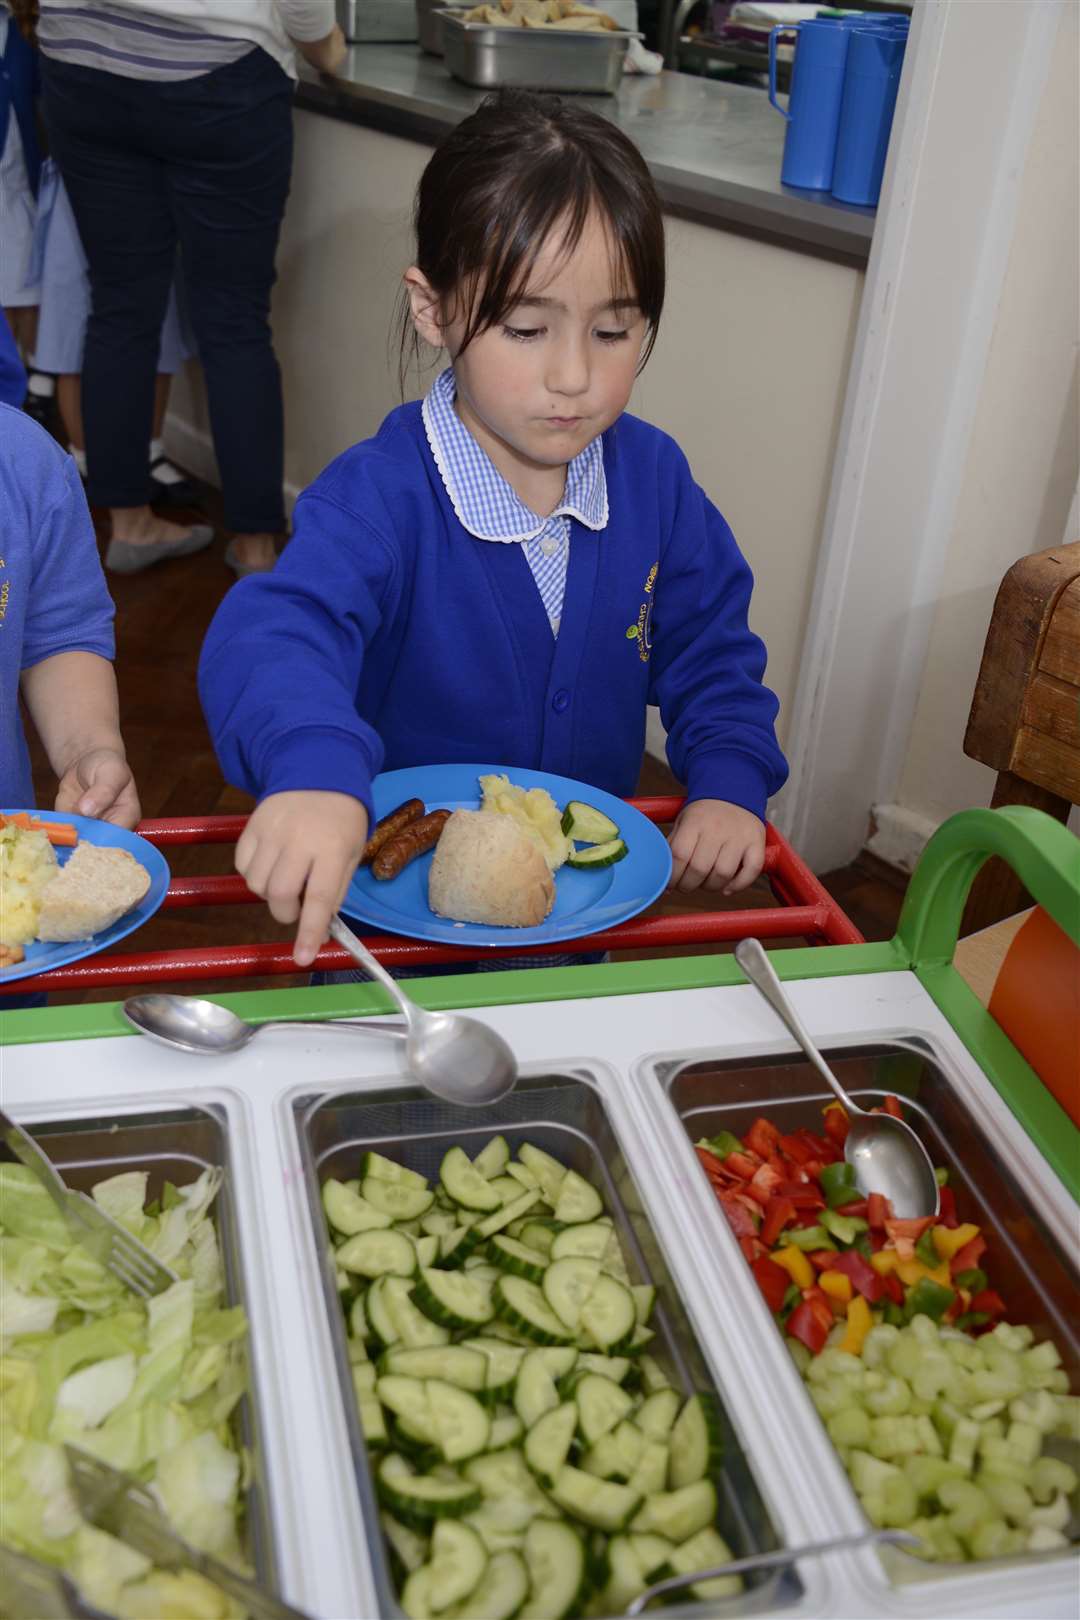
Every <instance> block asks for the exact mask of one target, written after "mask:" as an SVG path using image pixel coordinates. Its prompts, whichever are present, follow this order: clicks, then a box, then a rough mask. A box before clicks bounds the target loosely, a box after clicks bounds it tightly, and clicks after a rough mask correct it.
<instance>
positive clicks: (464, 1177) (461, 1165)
mask: <svg viewBox="0 0 1080 1620" xmlns="http://www.w3.org/2000/svg"><path fill="white" fill-rule="evenodd" d="M439 1181H440V1182H441V1184H442V1186H443V1187H444V1188H445V1189H446V1191H447V1193H449V1195H450V1197H451V1198H452V1199H453V1200H454V1202H455V1204H459V1205H460V1206H461V1208H462V1209H479V1210H493V1209H498V1208H499V1205H500V1204H501V1203H502V1200H501V1198H500V1197H499V1195H498V1193H497V1192H495V1191H493V1189H492V1188H491V1186H490V1185H489V1183H488V1181H487V1180H486V1178H485V1177H484V1176H482V1175H481V1174H480V1172H479V1171H478V1170H476V1169H475V1168H474V1167H473V1165H472V1164H471V1163H470V1161H469V1156H468V1154H467V1153H466V1152H465V1149H464V1148H460V1147H452V1148H450V1150H449V1151H448V1152H447V1153H445V1154H444V1155H443V1161H442V1164H441V1165H440V1166H439Z"/></svg>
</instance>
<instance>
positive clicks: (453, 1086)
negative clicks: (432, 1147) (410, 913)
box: [330, 913, 518, 1108]
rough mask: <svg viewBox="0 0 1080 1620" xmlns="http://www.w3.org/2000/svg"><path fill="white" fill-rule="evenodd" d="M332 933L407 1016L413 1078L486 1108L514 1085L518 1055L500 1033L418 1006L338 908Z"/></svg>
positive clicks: (435, 1090)
mask: <svg viewBox="0 0 1080 1620" xmlns="http://www.w3.org/2000/svg"><path fill="white" fill-rule="evenodd" d="M330 935H331V938H333V939H336V940H337V942H338V944H339V945H344V947H345V949H346V950H347V951H348V952H349V954H350V955H351V956H352V957H353V958H354V959H355V960H356V961H357V962H359V964H360V966H361V967H362V968H363V969H364V972H365V973H367V974H369V975H370V977H371V978H373V979H377V980H378V982H379V984H381V985H382V987H383V989H384V990H385V991H386V992H387V994H388V995H390V996H392V997H393V998H394V1000H395V1001H396V1002H397V1004H398V1006H399V1007H400V1008H401V1011H402V1013H403V1014H404V1017H405V1026H406V1029H407V1032H408V1033H407V1035H406V1038H405V1061H406V1064H407V1065H408V1068H409V1071H410V1073H411V1074H412V1077H413V1079H414V1080H417V1081H419V1083H420V1085H422V1086H423V1087H424V1088H425V1089H426V1090H427V1091H430V1092H432V1093H433V1094H434V1095H435V1096H436V1097H441V1098H442V1099H443V1101H444V1102H450V1103H459V1104H462V1105H463V1106H464V1107H466V1108H482V1107H483V1106H484V1105H485V1104H486V1103H493V1102H498V1100H499V1098H500V1097H505V1096H506V1093H507V1092H508V1091H512V1090H513V1088H514V1082H515V1081H516V1080H517V1073H518V1070H517V1059H516V1058H515V1057H514V1054H513V1052H512V1051H511V1050H510V1048H509V1046H507V1044H506V1042H505V1041H504V1040H503V1038H502V1036H501V1035H498V1034H496V1032H495V1031H494V1030H493V1029H491V1028H490V1027H489V1026H488V1025H487V1024H482V1023H481V1022H480V1020H479V1019H478V1018H464V1017H462V1015H461V1013H447V1012H428V1010H427V1009H426V1008H425V1007H418V1006H417V1004H416V1002H415V1001H411V1000H410V999H409V997H408V996H407V995H406V994H405V992H404V990H403V989H402V988H401V986H400V984H399V983H398V981H397V980H396V979H395V978H394V977H393V976H392V974H390V973H388V972H387V971H386V969H385V968H384V967H383V965H382V963H381V962H379V961H376V959H375V957H374V956H372V954H371V952H370V951H369V950H368V949H367V947H366V946H365V945H362V944H361V943H360V941H359V940H358V939H357V937H356V935H355V934H354V933H353V931H352V929H351V928H349V927H347V926H346V924H345V923H344V921H343V920H342V918H341V917H340V916H339V915H338V914H337V913H335V914H334V916H333V917H331V919H330Z"/></svg>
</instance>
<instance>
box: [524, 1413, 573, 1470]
mask: <svg viewBox="0 0 1080 1620" xmlns="http://www.w3.org/2000/svg"><path fill="white" fill-rule="evenodd" d="M577 1425H578V1410H577V1406H576V1404H575V1403H574V1402H573V1401H565V1402H564V1403H563V1404H562V1405H561V1406H556V1407H554V1408H553V1409H552V1410H551V1411H550V1412H545V1413H544V1415H543V1417H542V1418H540V1419H539V1420H538V1421H537V1422H535V1423H534V1424H533V1425H532V1427H531V1428H530V1429H529V1431H528V1433H527V1434H526V1436H525V1461H526V1462H527V1463H528V1465H529V1467H530V1468H531V1469H532V1471H533V1473H534V1474H535V1475H536V1477H537V1479H538V1480H539V1481H540V1483H541V1485H545V1486H550V1485H552V1484H553V1483H554V1480H555V1476H556V1474H557V1473H558V1472H559V1469H560V1468H561V1467H562V1466H563V1464H564V1463H565V1462H566V1459H567V1457H568V1455H569V1453H570V1445H571V1442H572V1441H573V1438H574V1435H575V1433H576V1431H577Z"/></svg>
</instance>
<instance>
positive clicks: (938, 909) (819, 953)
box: [0, 808, 1080, 1200]
mask: <svg viewBox="0 0 1080 1620" xmlns="http://www.w3.org/2000/svg"><path fill="white" fill-rule="evenodd" d="M992 855H998V856H1000V857H1001V858H1002V859H1003V860H1004V861H1006V862H1007V864H1008V865H1009V866H1011V867H1012V869H1013V871H1014V872H1015V873H1016V874H1017V876H1018V877H1019V878H1020V879H1021V880H1022V881H1023V883H1024V885H1025V887H1026V888H1027V889H1028V890H1029V891H1030V893H1031V894H1032V895H1033V896H1034V897H1035V899H1036V900H1037V901H1038V902H1039V904H1040V905H1042V906H1043V907H1044V908H1045V909H1046V911H1047V912H1049V914H1050V915H1051V916H1052V917H1053V919H1054V921H1055V922H1056V923H1057V924H1058V926H1059V927H1060V928H1062V929H1063V930H1064V932H1065V933H1066V934H1067V935H1068V936H1069V938H1070V939H1071V940H1072V941H1073V942H1074V944H1076V945H1077V946H1080V841H1078V840H1077V839H1076V838H1074V837H1073V835H1072V834H1071V833H1070V832H1069V831H1068V830H1067V829H1066V828H1065V827H1063V826H1062V825H1061V824H1060V822H1057V821H1054V820H1053V819H1052V817H1050V816H1047V815H1044V814H1043V813H1042V811H1039V810H1031V809H1027V808H1005V809H1001V810H963V811H961V812H960V813H959V814H958V815H955V816H952V817H951V818H950V819H949V820H948V821H946V822H945V823H944V824H943V825H942V826H941V827H939V828H938V830H937V832H936V833H935V834H934V836H933V838H931V840H930V842H929V843H928V844H927V846H926V848H925V850H924V851H923V854H922V858H921V860H920V861H919V865H918V867H917V869H916V871H915V874H914V876H913V877H912V879H911V882H910V884H909V885H908V891H907V897H906V899H905V902H904V908H903V911H902V913H901V917H900V923H899V926H898V928H897V932H896V935H895V937H894V938H893V939H891V940H889V941H888V942H887V943H882V944H872V945H831V946H813V947H801V948H799V949H795V950H782V951H773V952H770V960H771V961H772V964H773V966H774V967H775V969H776V971H777V973H778V974H779V975H780V977H781V978H782V979H822V978H833V977H837V976H841V975H845V974H853V973H889V972H895V971H897V970H899V971H910V972H913V973H914V974H915V976H916V978H917V979H918V980H919V982H920V983H921V984H922V985H923V987H924V988H925V990H926V991H927V993H928V995H929V996H930V997H931V999H932V1000H933V1001H934V1002H935V1004H936V1005H937V1006H938V1007H939V1008H940V1010H941V1012H942V1013H943V1014H944V1016H945V1017H946V1018H947V1019H948V1021H949V1023H950V1024H951V1025H952V1027H953V1029H954V1030H955V1031H956V1033H957V1035H958V1036H959V1038H960V1039H961V1041H962V1042H963V1043H964V1045H965V1047H966V1048H967V1049H968V1051H969V1052H970V1053H971V1055H972V1057H973V1058H974V1059H975V1061H976V1062H977V1063H978V1064H979V1067H980V1068H981V1069H982V1070H983V1072H984V1073H985V1075H986V1077H987V1079H988V1080H989V1081H990V1083H991V1084H992V1085H993V1086H994V1087H995V1088H996V1089H997V1090H998V1092H1000V1094H1001V1096H1002V1097H1003V1098H1004V1100H1005V1102H1006V1103H1007V1104H1008V1106H1009V1107H1010V1108H1011V1110H1012V1112H1013V1113H1014V1114H1015V1115H1016V1117H1017V1119H1018V1120H1019V1121H1020V1123H1021V1124H1022V1125H1023V1127H1024V1129H1025V1130H1026V1131H1027V1132H1028V1134H1029V1136H1030V1137H1031V1138H1032V1140H1033V1141H1034V1143H1035V1145H1036V1146H1037V1147H1038V1149H1039V1151H1040V1152H1041V1153H1042V1154H1043V1156H1044V1157H1045V1158H1046V1160H1047V1161H1048V1162H1049V1164H1051V1165H1052V1166H1053V1169H1054V1170H1055V1172H1056V1173H1057V1175H1058V1176H1059V1177H1060V1178H1061V1180H1062V1181H1063V1182H1064V1184H1065V1185H1066V1186H1067V1187H1068V1189H1069V1191H1070V1192H1071V1193H1072V1195H1073V1197H1074V1198H1077V1199H1078V1200H1080V1131H1078V1130H1077V1128H1076V1126H1075V1125H1073V1123H1072V1121H1071V1119H1070V1118H1069V1116H1068V1115H1067V1114H1066V1113H1065V1111H1064V1109H1063V1108H1061V1107H1060V1105H1059V1104H1058V1103H1057V1102H1056V1101H1055V1100H1054V1098H1053V1097H1052V1096H1051V1095H1050V1093H1049V1092H1048V1091H1047V1089H1046V1087H1045V1086H1044V1085H1043V1084H1042V1082H1041V1080H1040V1079H1039V1077H1038V1075H1036V1074H1035V1072H1034V1070H1033V1069H1032V1068H1031V1067H1030V1066H1029V1065H1028V1064H1027V1063H1026V1062H1025V1061H1024V1059H1023V1058H1022V1057H1021V1055H1020V1053H1019V1052H1018V1051H1017V1049H1016V1047H1015V1046H1014V1045H1013V1044H1012V1042H1011V1041H1010V1040H1009V1039H1008V1037H1007V1036H1006V1035H1005V1033H1004V1031H1003V1030H1002V1029H1001V1028H1000V1027H999V1026H998V1025H997V1024H996V1023H995V1022H994V1020H993V1019H992V1018H991V1017H990V1015H989V1013H988V1012H987V1011H986V1009H985V1008H984V1007H983V1006H982V1005H981V1003H980V1002H979V1001H978V999H977V998H976V997H975V995H974V994H973V993H972V991H971V990H970V989H969V988H968V986H967V985H966V984H965V982H964V980H963V979H962V978H961V977H960V975H959V974H958V973H957V971H956V969H955V968H954V966H953V955H954V953H955V950H956V942H957V939H958V937H959V932H960V921H961V918H962V916H963V910H964V904H965V901H966V899H967V895H968V891H969V890H970V888H971V885H972V882H973V881H974V879H975V875H976V873H977V872H978V871H979V868H980V867H981V866H982V865H983V863H984V862H985V861H987V860H988V859H989V858H990V857H991V856H992ZM742 982H743V976H742V973H741V972H740V970H739V968H738V966H737V964H736V962H735V959H734V957H733V956H731V955H730V954H727V953H724V954H715V955H710V956H689V957H686V956H680V957H660V958H657V959H655V960H650V961H643V962H617V963H607V964H602V965H597V966H593V967H572V968H549V969H547V970H546V971H545V972H543V973H541V972H537V971H528V970H524V971H523V970H520V969H519V970H517V971H511V972H506V973H481V974H462V975H454V976H453V977H447V978H433V979H417V980H414V981H412V982H411V983H410V985H409V991H410V994H411V995H413V996H414V997H415V998H416V1000H417V1001H419V1002H421V1003H422V1004H423V1005H424V1006H425V1007H431V1008H436V1009H438V1008H443V1007H497V1006H505V1005H510V1004H514V1003H527V1002H537V1001H572V1000H579V999H582V998H587V997H588V998H592V997H601V996H629V995H645V994H649V993H652V992H655V991H661V990H673V991H677V990H699V989H707V988H715V987H717V986H722V985H729V984H740V983H742ZM216 999H217V1000H219V1001H221V1002H222V1003H224V1005H226V1006H229V1007H233V1008H234V1009H235V1010H236V1011H237V1012H238V1013H241V1014H242V1015H243V1016H244V1017H245V1018H249V1019H251V1020H252V1021H253V1022H254V1023H263V1022H264V1021H266V1020H267V1019H272V1018H301V1019H303V1018H327V1017H337V1018H345V1017H363V1016H365V1015H371V1014H376V1013H380V1014H381V1013H385V1011H386V998H385V995H384V994H383V992H382V991H381V990H379V989H378V988H376V987H375V986H374V985H368V984H344V985H328V986H325V987H323V988H319V989H314V988H311V989H297V990H255V991H251V990H249V991H241V992H238V993H237V994H235V995H222V996H219V997H217V998H216ZM0 1026H2V1028H0V1047H3V1046H18V1045H23V1044H27V1043H30V1042H36V1041H64V1040H92V1039H95V1038H101V1037H104V1036H116V1035H131V1034H133V1033H134V1032H133V1031H132V1030H131V1028H130V1026H129V1025H128V1024H127V1023H126V1022H125V1020H124V1019H123V1017H122V1015H121V1012H120V1004H119V1002H87V1003H81V1004H79V1005H77V1006H65V1007H47V1008H43V1009H41V1010H40V1011H24V1012H8V1013H3V1015H2V1017H0Z"/></svg>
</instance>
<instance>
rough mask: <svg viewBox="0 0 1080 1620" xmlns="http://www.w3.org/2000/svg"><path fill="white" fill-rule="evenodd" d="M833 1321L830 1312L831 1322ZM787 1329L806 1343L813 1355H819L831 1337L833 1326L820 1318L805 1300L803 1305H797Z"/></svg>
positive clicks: (794, 1336) (789, 1319)
mask: <svg viewBox="0 0 1080 1620" xmlns="http://www.w3.org/2000/svg"><path fill="white" fill-rule="evenodd" d="M831 1321H832V1313H831V1312H830V1323H831ZM786 1331H787V1332H788V1333H790V1335H791V1337H792V1338H793V1339H798V1341H799V1343H800V1344H805V1346H806V1348H807V1349H808V1350H809V1352H810V1354H811V1355H812V1356H817V1355H820V1354H821V1352H822V1350H824V1348H825V1340H826V1339H827V1338H828V1337H829V1333H830V1331H831V1328H830V1327H826V1326H825V1325H824V1324H823V1323H822V1322H820V1321H819V1320H818V1317H817V1315H816V1313H815V1312H814V1310H813V1309H812V1308H811V1306H810V1305H809V1304H807V1302H806V1301H805V1300H804V1301H803V1303H802V1304H801V1305H796V1307H795V1309H794V1310H793V1311H792V1313H791V1315H790V1316H789V1317H788V1319H787V1328H786Z"/></svg>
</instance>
